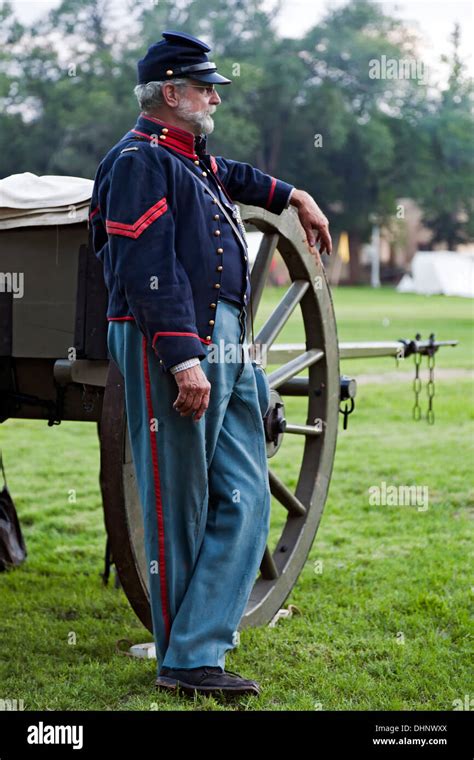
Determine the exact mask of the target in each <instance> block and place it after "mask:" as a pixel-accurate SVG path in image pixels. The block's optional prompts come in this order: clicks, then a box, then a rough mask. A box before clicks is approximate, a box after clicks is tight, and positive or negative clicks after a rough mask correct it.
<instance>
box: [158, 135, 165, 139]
mask: <svg viewBox="0 0 474 760" xmlns="http://www.w3.org/2000/svg"><path fill="white" fill-rule="evenodd" d="M158 137H159V139H160V140H166V135H159V136H158Z"/></svg>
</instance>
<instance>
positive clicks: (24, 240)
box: [0, 175, 456, 631]
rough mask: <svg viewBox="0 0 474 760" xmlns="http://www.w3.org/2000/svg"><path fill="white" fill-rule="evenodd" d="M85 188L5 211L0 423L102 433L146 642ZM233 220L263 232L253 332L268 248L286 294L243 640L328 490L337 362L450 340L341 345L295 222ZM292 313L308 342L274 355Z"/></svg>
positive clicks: (123, 571)
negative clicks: (281, 465)
mask: <svg viewBox="0 0 474 760" xmlns="http://www.w3.org/2000/svg"><path fill="white" fill-rule="evenodd" d="M16 176H19V177H24V175H16ZM29 176H30V177H31V178H34V177H35V175H29ZM9 179H10V180H11V179H13V178H9ZM41 179H43V178H41ZM59 179H60V178H58V180H57V181H58V182H59ZM63 179H64V178H63ZM72 179H75V178H72ZM37 180H38V178H36V180H35V181H37ZM31 181H32V182H33V183H34V180H31ZM81 181H82V183H87V182H90V181H88V180H81ZM53 185H54V183H53ZM91 187H92V183H91V182H90V185H88V186H86V187H85V188H84V187H83V186H81V188H82V190H81V192H80V193H79V194H78V197H77V198H76V200H75V201H74V202H71V200H70V198H71V196H69V197H67V198H66V197H63V198H62V199H61V202H59V203H58V201H57V197H56V201H55V203H56V207H55V208H51V207H50V206H51V202H50V203H49V207H48V208H46V206H47V205H48V204H46V206H45V203H44V202H43V203H42V205H41V204H40V208H38V207H36V208H35V209H34V210H32V208H31V207H34V203H33V202H32V203H29V204H28V203H25V202H24V197H25V195H23V206H21V204H19V207H18V208H16V209H15V210H14V213H11V214H10V215H9V211H8V209H5V208H1V209H0V212H3V217H2V215H1V213H0V423H1V422H3V421H5V420H6V419H9V418H29V419H42V420H45V421H47V423H48V425H49V426H52V425H56V424H60V423H62V422H67V421H68V420H80V421H89V422H91V423H95V424H96V425H97V429H98V435H99V439H100V460H101V463H100V487H101V492H102V502H103V509H104V517H105V526H106V531H107V546H108V550H109V551H110V553H111V557H112V558H113V562H114V564H115V567H116V571H117V575H118V579H119V581H120V584H121V586H122V588H123V590H124V592H125V594H126V596H127V598H128V600H129V602H130V604H131V606H132V608H133V610H134V611H135V613H136V614H137V616H138V617H139V619H140V620H141V621H142V623H143V624H144V625H145V626H146V627H147V628H148V629H149V630H150V631H152V619H151V608H150V597H149V588H148V577H147V565H146V559H145V549H144V532H143V522H142V513H141V507H140V502H139V498H138V490H137V484H136V476H135V470H134V465H133V461H132V454H131V447H130V441H129V437H128V430H127V419H126V411H125V404H124V384H123V378H122V376H121V374H120V371H119V370H118V368H117V366H116V365H115V363H114V362H113V360H112V359H111V357H110V354H109V352H108V349H107V320H106V309H107V291H106V288H105V284H104V280H103V273H102V264H101V263H100V262H99V260H98V259H97V258H96V257H95V255H94V253H93V251H92V249H91V247H90V240H89V229H88V222H87V217H88V213H87V212H88V201H89V200H90V191H91ZM56 189H57V193H56V196H57V195H58V194H59V195H61V187H60V186H58V187H57V188H56ZM79 196H80V198H79ZM31 197H34V189H33V188H32V190H31ZM72 197H73V198H74V191H73V193H72ZM26 198H28V193H26ZM0 205H2V204H0ZM3 205H4V204H3ZM25 206H29V207H28V208H25ZM240 208H241V214H242V218H243V221H244V222H245V223H246V225H248V226H250V227H252V228H254V229H256V230H258V231H260V233H261V240H260V245H259V249H258V253H257V255H256V258H255V261H254V264H253V267H252V271H251V286H252V293H253V298H252V304H253V316H254V320H255V319H258V313H259V306H260V305H261V299H262V294H263V292H264V288H265V286H266V284H267V282H268V274H269V270H270V264H271V261H272V257H273V254H274V252H275V250H278V252H279V254H280V255H281V257H282V260H283V262H284V264H285V266H286V268H287V270H288V276H289V283H290V284H289V285H288V288H287V290H286V292H285V294H284V295H283V297H282V298H281V300H280V301H279V303H278V304H277V305H276V306H275V308H274V309H273V310H272V311H271V313H269V314H268V315H267V316H266V319H265V320H264V321H263V323H262V326H261V327H260V329H259V330H258V332H257V333H256V334H255V339H254V342H255V346H260V347H265V348H266V362H267V369H268V380H269V384H270V388H271V401H270V407H269V410H268V411H267V413H266V415H265V418H264V428H265V436H266V445H267V456H268V460H269V461H268V465H269V484H270V489H271V493H272V496H273V500H272V510H274V512H277V513H278V520H277V524H278V525H279V526H280V528H279V536H278V539H277V541H276V545H274V546H272V547H270V546H267V548H266V550H265V552H264V555H263V557H262V561H261V565H260V570H259V573H258V577H256V579H255V583H254V586H253V590H252V592H251V595H250V598H249V601H248V604H247V608H246V610H245V613H244V615H243V617H242V620H241V622H240V628H244V627H246V626H257V625H263V624H266V623H268V622H269V621H271V620H272V619H273V618H274V616H275V615H276V614H277V613H278V610H279V609H280V608H281V607H282V605H283V604H284V602H285V600H286V599H287V597H288V595H289V594H290V592H291V590H292V588H293V587H294V585H295V584H296V582H297V579H298V576H299V574H300V572H301V570H302V568H303V566H304V564H305V562H306V560H307V557H308V554H309V552H310V549H311V547H312V544H313V541H314V538H315V535H316V532H317V530H318V526H319V523H320V520H321V515H322V512H323V509H324V505H325V501H326V497H327V493H328V489H329V484H330V479H331V474H332V469H333V462H334V455H335V450H336V440H337V433H338V427H339V414H340V412H342V413H343V414H344V423H346V422H347V417H348V414H350V412H351V411H352V409H353V407H354V399H355V395H356V381H355V379H354V378H351V377H346V376H342V377H341V375H340V369H339V360H340V358H360V357H369V356H397V357H399V358H402V357H405V356H408V355H409V354H415V356H421V355H422V354H428V356H430V357H433V356H434V353H435V352H436V351H437V350H438V348H439V347H440V346H441V345H455V344H456V341H444V342H443V343H440V342H437V341H435V340H434V336H431V338H430V340H428V341H421V340H419V339H418V340H414V341H413V340H412V341H408V340H405V341H404V340H399V341H393V342H383V343H368V342H364V343H339V342H338V337H337V329H336V320H335V316H334V309H333V303H332V299H331V292H330V288H329V286H328V281H327V278H326V274H325V270H324V267H323V265H322V264H321V262H320V260H319V259H318V260H317V259H316V258H315V257H314V256H313V255H311V254H310V253H309V252H308V250H307V247H306V244H305V242H304V233H303V230H302V228H301V226H300V224H299V221H298V217H297V214H296V212H295V210H294V209H293V208H289V209H287V210H285V211H284V212H283V213H282V214H281V215H280V216H276V215H274V214H271V213H269V212H268V211H265V210H263V209H261V208H257V207H252V206H245V205H240ZM21 275H23V277H21ZM22 287H23V292H21V289H22ZM292 315H293V318H296V319H298V320H300V322H301V324H302V326H303V329H304V339H305V340H304V343H302V344H284V343H278V342H277V340H278V337H279V335H280V334H281V332H282V330H283V328H284V327H285V325H286V324H287V322H288V320H289V319H290V317H291V316H292ZM260 322H262V320H260ZM249 328H250V313H249ZM247 334H248V335H250V329H249V330H248V333H247ZM262 355H263V356H265V353H262ZM302 373H304V374H302ZM291 397H300V398H302V399H304V403H303V404H302V405H300V406H299V408H301V409H303V408H304V419H291V417H290V418H289V419H288V418H287V416H288V415H287V412H286V411H285V404H286V405H288V399H290V398H291ZM341 406H342V408H341ZM294 436H297V437H299V441H300V443H301V445H300V446H299V447H298V450H299V451H300V455H299V460H298V462H297V468H298V475H297V478H296V482H293V481H292V482H291V483H289V482H285V479H284V478H282V477H281V475H280V476H279V475H278V474H277V472H276V470H277V469H278V467H277V464H278V460H279V458H281V457H285V451H286V444H288V442H289V441H290V440H291V439H292V438H293V437H294Z"/></svg>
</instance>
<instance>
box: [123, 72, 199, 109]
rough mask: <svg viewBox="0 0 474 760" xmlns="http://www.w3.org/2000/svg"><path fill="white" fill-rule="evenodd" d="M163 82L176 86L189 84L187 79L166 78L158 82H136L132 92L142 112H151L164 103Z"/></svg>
mask: <svg viewBox="0 0 474 760" xmlns="http://www.w3.org/2000/svg"><path fill="white" fill-rule="evenodd" d="M164 84H175V85H176V86H177V87H180V86H183V85H186V84H189V79H184V78H183V77H181V78H180V79H178V78H176V79H167V80H166V81H160V82H147V83H146V84H137V86H136V87H135V88H134V90H133V92H134V93H135V95H136V97H137V100H138V105H139V106H140V109H141V110H142V111H143V112H144V113H153V111H155V110H156V109H157V108H160V106H163V105H165V102H164V99H163V92H162V90H161V88H162V86H163V85H164Z"/></svg>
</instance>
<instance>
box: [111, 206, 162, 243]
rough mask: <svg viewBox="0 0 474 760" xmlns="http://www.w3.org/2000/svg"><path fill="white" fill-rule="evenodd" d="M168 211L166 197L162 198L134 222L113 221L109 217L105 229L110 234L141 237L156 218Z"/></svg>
mask: <svg viewBox="0 0 474 760" xmlns="http://www.w3.org/2000/svg"><path fill="white" fill-rule="evenodd" d="M166 211H168V205H167V202H166V197H163V198H160V200H159V201H158V202H157V203H155V204H153V206H151V207H150V208H149V209H148V211H145V213H144V214H142V215H141V217H140V218H139V219H137V221H136V222H134V223H133V224H124V223H123V222H112V221H111V220H110V219H107V220H106V222H105V229H106V231H107V234H108V235H124V236H125V237H131V238H133V239H134V240H136V239H137V237H140V235H141V234H142V232H144V231H145V230H146V228H147V227H149V226H150V224H152V223H153V222H154V221H155V219H158V217H160V216H162V215H163V214H164V213H166Z"/></svg>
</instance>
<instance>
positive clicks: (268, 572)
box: [260, 546, 280, 581]
mask: <svg viewBox="0 0 474 760" xmlns="http://www.w3.org/2000/svg"><path fill="white" fill-rule="evenodd" d="M260 572H261V573H262V578H263V579H264V580H266V581H273V580H276V578H278V577H279V575H280V573H279V572H278V569H277V566H276V565H275V562H274V560H273V556H272V553H271V551H270V549H269V548H268V546H266V547H265V552H264V555H263V559H262V561H261V563H260Z"/></svg>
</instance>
